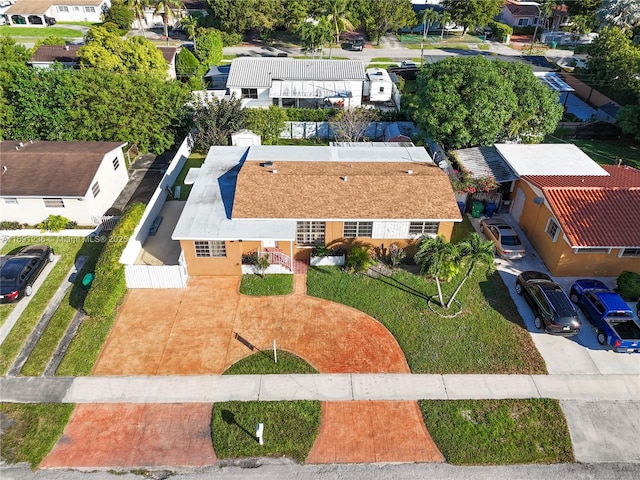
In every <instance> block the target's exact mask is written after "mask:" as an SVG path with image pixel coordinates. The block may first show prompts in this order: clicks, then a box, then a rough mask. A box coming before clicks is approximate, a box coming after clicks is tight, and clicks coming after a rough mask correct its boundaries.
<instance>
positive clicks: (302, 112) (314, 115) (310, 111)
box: [286, 108, 336, 122]
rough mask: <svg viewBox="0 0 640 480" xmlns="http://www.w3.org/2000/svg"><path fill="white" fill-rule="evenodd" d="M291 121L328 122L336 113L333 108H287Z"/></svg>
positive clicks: (288, 117)
mask: <svg viewBox="0 0 640 480" xmlns="http://www.w3.org/2000/svg"><path fill="white" fill-rule="evenodd" d="M286 112H287V119H288V120H289V121H290V122H326V121H327V120H329V119H330V118H332V117H334V116H335V114H336V111H335V109H333V108H326V109H325V108H287V109H286Z"/></svg>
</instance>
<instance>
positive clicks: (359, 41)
mask: <svg viewBox="0 0 640 480" xmlns="http://www.w3.org/2000/svg"><path fill="white" fill-rule="evenodd" d="M363 48H364V37H356V38H354V39H353V40H352V41H351V50H356V51H360V52H361V51H362V49H363Z"/></svg>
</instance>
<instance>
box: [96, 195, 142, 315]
mask: <svg viewBox="0 0 640 480" xmlns="http://www.w3.org/2000/svg"><path fill="white" fill-rule="evenodd" d="M145 208H146V206H145V205H144V204H142V203H135V204H133V205H131V206H130V207H129V208H127V210H126V211H125V212H124V214H123V215H122V217H121V218H120V220H119V221H118V223H117V224H116V226H115V228H114V229H113V231H112V232H111V235H110V236H109V239H107V240H111V239H117V241H107V242H106V245H105V247H104V250H102V253H101V254H100V257H98V261H97V262H96V271H95V278H94V280H93V284H92V285H91V290H89V293H88V294H87V298H86V299H85V301H84V310H85V311H86V312H87V313H88V314H89V316H91V317H93V318H97V319H105V318H108V317H109V316H111V315H113V312H115V310H116V308H117V307H118V305H119V304H120V302H121V301H122V299H123V297H124V294H125V293H126V292H127V283H126V281H125V277H124V265H122V264H121V263H120V257H121V256H122V251H123V250H124V247H126V245H127V242H128V239H129V238H130V237H131V235H133V230H134V229H135V227H136V225H137V224H138V223H139V222H140V219H141V218H142V214H143V213H144V210H145Z"/></svg>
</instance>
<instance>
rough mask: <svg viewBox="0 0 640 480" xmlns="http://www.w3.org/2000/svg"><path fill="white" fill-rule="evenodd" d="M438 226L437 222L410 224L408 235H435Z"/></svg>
mask: <svg viewBox="0 0 640 480" xmlns="http://www.w3.org/2000/svg"><path fill="white" fill-rule="evenodd" d="M438 226H439V223H438V222H411V223H410V224H409V235H437V234H438Z"/></svg>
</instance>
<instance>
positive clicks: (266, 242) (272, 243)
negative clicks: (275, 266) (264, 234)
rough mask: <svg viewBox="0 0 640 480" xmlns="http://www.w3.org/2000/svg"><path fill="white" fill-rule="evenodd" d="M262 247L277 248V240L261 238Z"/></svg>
mask: <svg viewBox="0 0 640 480" xmlns="http://www.w3.org/2000/svg"><path fill="white" fill-rule="evenodd" d="M262 248H278V242H277V241H276V240H263V241H262Z"/></svg>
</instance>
